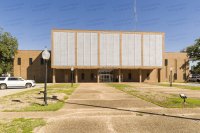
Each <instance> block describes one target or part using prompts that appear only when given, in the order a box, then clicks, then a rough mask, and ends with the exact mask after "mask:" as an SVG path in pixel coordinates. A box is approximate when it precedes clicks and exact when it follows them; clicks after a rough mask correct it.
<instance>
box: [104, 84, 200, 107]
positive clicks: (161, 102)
mask: <svg viewBox="0 0 200 133" xmlns="http://www.w3.org/2000/svg"><path fill="white" fill-rule="evenodd" d="M106 85H108V86H111V87H115V88H116V89H118V90H120V91H123V92H126V93H128V94H131V95H133V96H136V97H138V98H141V99H143V100H146V101H148V102H151V103H153V104H156V105H158V106H161V107H165V108H195V107H198V108H199V107H200V100H197V99H192V98H187V99H186V104H184V100H183V99H182V98H180V97H179V96H178V95H174V94H167V93H164V92H157V91H151V90H148V89H142V88H137V87H135V86H130V85H125V84H118V83H106ZM154 85H155V84H154Z"/></svg>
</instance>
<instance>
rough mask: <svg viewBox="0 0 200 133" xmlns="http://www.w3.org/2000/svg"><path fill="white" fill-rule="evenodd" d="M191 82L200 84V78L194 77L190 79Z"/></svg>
mask: <svg viewBox="0 0 200 133" xmlns="http://www.w3.org/2000/svg"><path fill="white" fill-rule="evenodd" d="M190 81H193V82H200V77H199V76H192V77H190Z"/></svg>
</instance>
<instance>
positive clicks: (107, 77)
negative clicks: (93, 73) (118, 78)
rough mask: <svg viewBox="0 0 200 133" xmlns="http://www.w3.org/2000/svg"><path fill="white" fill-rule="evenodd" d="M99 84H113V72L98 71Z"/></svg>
mask: <svg viewBox="0 0 200 133" xmlns="http://www.w3.org/2000/svg"><path fill="white" fill-rule="evenodd" d="M99 82H113V70H99Z"/></svg>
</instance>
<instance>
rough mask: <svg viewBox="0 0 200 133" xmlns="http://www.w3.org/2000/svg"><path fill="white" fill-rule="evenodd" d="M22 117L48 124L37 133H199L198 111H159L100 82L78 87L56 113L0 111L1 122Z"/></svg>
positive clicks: (186, 109)
mask: <svg viewBox="0 0 200 133" xmlns="http://www.w3.org/2000/svg"><path fill="white" fill-rule="evenodd" d="M134 86H135V85H134ZM137 86H140V87H147V86H146V84H144V85H143V84H138V85H137ZM148 87H149V88H155V87H154V86H151V85H148ZM157 89H158V88H157ZM160 89H167V88H163V87H161V88H160ZM172 90H173V89H172ZM140 115H142V116H140ZM21 117H24V118H44V120H46V121H47V123H48V124H47V125H46V126H44V127H41V128H36V129H34V132H36V133H57V132H59V133H66V132H70V133H77V132H81V133H94V132H99V133H101V132H102V133H105V132H106V133H107V132H108V133H113V132H119V133H121V132H123V133H124V132H130V133H132V132H136V133H137V132H145V133H146V132H152V133H154V132H191V133H193V132H200V108H191V109H190V108H185V109H184V108H180V109H178V108H174V109H173V108H172V109H167V108H162V107H159V106H157V105H154V104H152V103H149V102H147V101H144V100H141V99H139V98H137V97H134V96H132V95H129V94H126V93H124V92H122V91H119V90H117V89H115V88H112V87H109V86H107V85H105V84H101V83H100V84H86V83H84V84H80V86H79V87H78V88H77V89H76V91H75V92H74V93H73V94H72V95H71V96H70V97H69V99H68V100H67V104H66V105H65V106H64V107H63V108H62V109H61V110H59V111H55V112H54V111H47V112H0V119H3V118H7V119H9V118H11V119H12V118H21Z"/></svg>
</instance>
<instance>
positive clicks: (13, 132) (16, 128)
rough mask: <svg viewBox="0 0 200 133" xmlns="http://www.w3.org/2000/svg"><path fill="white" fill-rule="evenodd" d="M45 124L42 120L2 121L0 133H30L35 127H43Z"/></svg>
mask: <svg viewBox="0 0 200 133" xmlns="http://www.w3.org/2000/svg"><path fill="white" fill-rule="evenodd" d="M45 125H46V122H45V121H43V120H42V118H30V119H24V118H18V119H14V120H12V121H8V120H7V119H4V120H3V122H0V132H1V133H31V131H33V129H34V128H35V127H39V126H45Z"/></svg>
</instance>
